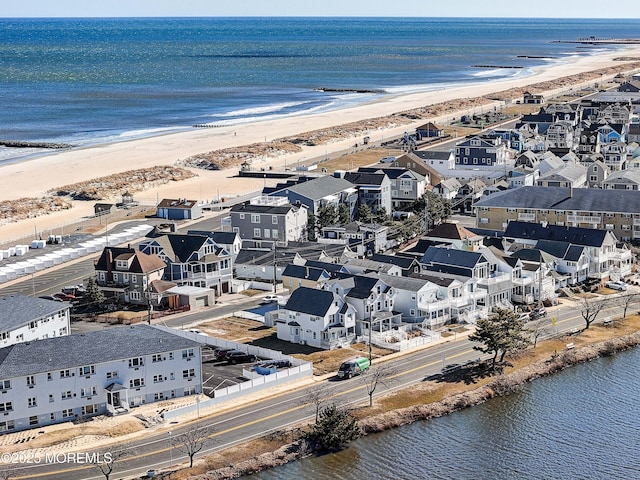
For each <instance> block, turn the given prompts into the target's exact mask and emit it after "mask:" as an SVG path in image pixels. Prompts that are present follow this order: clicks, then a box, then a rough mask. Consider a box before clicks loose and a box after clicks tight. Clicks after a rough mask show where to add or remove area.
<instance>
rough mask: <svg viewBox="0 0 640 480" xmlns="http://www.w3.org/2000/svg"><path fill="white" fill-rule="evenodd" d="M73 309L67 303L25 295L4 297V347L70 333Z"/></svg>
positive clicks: (0, 332)
mask: <svg viewBox="0 0 640 480" xmlns="http://www.w3.org/2000/svg"><path fill="white" fill-rule="evenodd" d="M70 309H71V305H70V304H69V303H66V302H56V301H53V300H45V299H43V298H33V297H26V296H24V295H8V296H6V297H2V298H0V348H1V347H7V346H9V345H13V344H16V343H19V342H29V341H31V340H40V339H43V338H53V337H60V336H63V335H69V333H71V325H70V317H69V310H70Z"/></svg>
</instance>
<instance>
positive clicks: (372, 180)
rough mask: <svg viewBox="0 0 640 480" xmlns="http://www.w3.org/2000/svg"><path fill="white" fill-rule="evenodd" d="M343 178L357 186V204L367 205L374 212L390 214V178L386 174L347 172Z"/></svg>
mask: <svg viewBox="0 0 640 480" xmlns="http://www.w3.org/2000/svg"><path fill="white" fill-rule="evenodd" d="M343 178H344V179H345V180H347V181H348V182H351V183H352V184H353V185H355V186H356V187H357V189H358V205H359V206H362V205H366V206H368V207H369V208H370V209H371V212H373V213H374V214H375V213H379V212H386V213H387V215H390V214H391V212H392V204H391V180H390V179H389V177H388V176H387V175H386V174H384V173H361V172H355V173H354V172H347V173H345V174H344V177H343Z"/></svg>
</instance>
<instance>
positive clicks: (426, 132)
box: [416, 122, 444, 140]
mask: <svg viewBox="0 0 640 480" xmlns="http://www.w3.org/2000/svg"><path fill="white" fill-rule="evenodd" d="M416 137H417V138H418V140H420V139H423V138H432V137H444V128H442V127H439V126H438V125H436V124H435V123H433V122H427V123H425V124H424V125H420V126H419V127H417V128H416Z"/></svg>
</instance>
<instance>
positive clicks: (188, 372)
mask: <svg viewBox="0 0 640 480" xmlns="http://www.w3.org/2000/svg"><path fill="white" fill-rule="evenodd" d="M195 376H196V371H195V369H193V368H190V369H189V370H183V371H182V378H193V377H195Z"/></svg>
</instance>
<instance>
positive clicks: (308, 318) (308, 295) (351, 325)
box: [275, 287, 356, 349]
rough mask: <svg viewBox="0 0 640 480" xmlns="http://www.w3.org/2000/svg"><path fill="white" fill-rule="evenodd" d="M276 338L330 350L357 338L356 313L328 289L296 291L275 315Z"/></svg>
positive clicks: (300, 288) (300, 289) (304, 288)
mask: <svg viewBox="0 0 640 480" xmlns="http://www.w3.org/2000/svg"><path fill="white" fill-rule="evenodd" d="M275 322H276V327H277V336H278V338H279V339H280V340H285V341H287V342H293V343H302V344H305V345H310V346H313V347H317V348H325V349H332V348H336V347H338V346H341V345H348V344H349V343H351V342H352V341H353V339H354V338H355V336H356V311H355V308H353V307H352V306H350V305H349V304H347V303H346V302H345V301H344V299H343V298H342V297H341V296H340V295H338V294H336V293H335V292H332V291H329V290H319V289H315V288H309V287H299V288H297V289H296V290H295V291H294V292H293V293H292V294H291V296H290V297H289V300H288V301H287V303H286V305H285V306H284V307H283V308H281V309H280V310H279V311H278V312H277V314H276V315H275Z"/></svg>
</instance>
